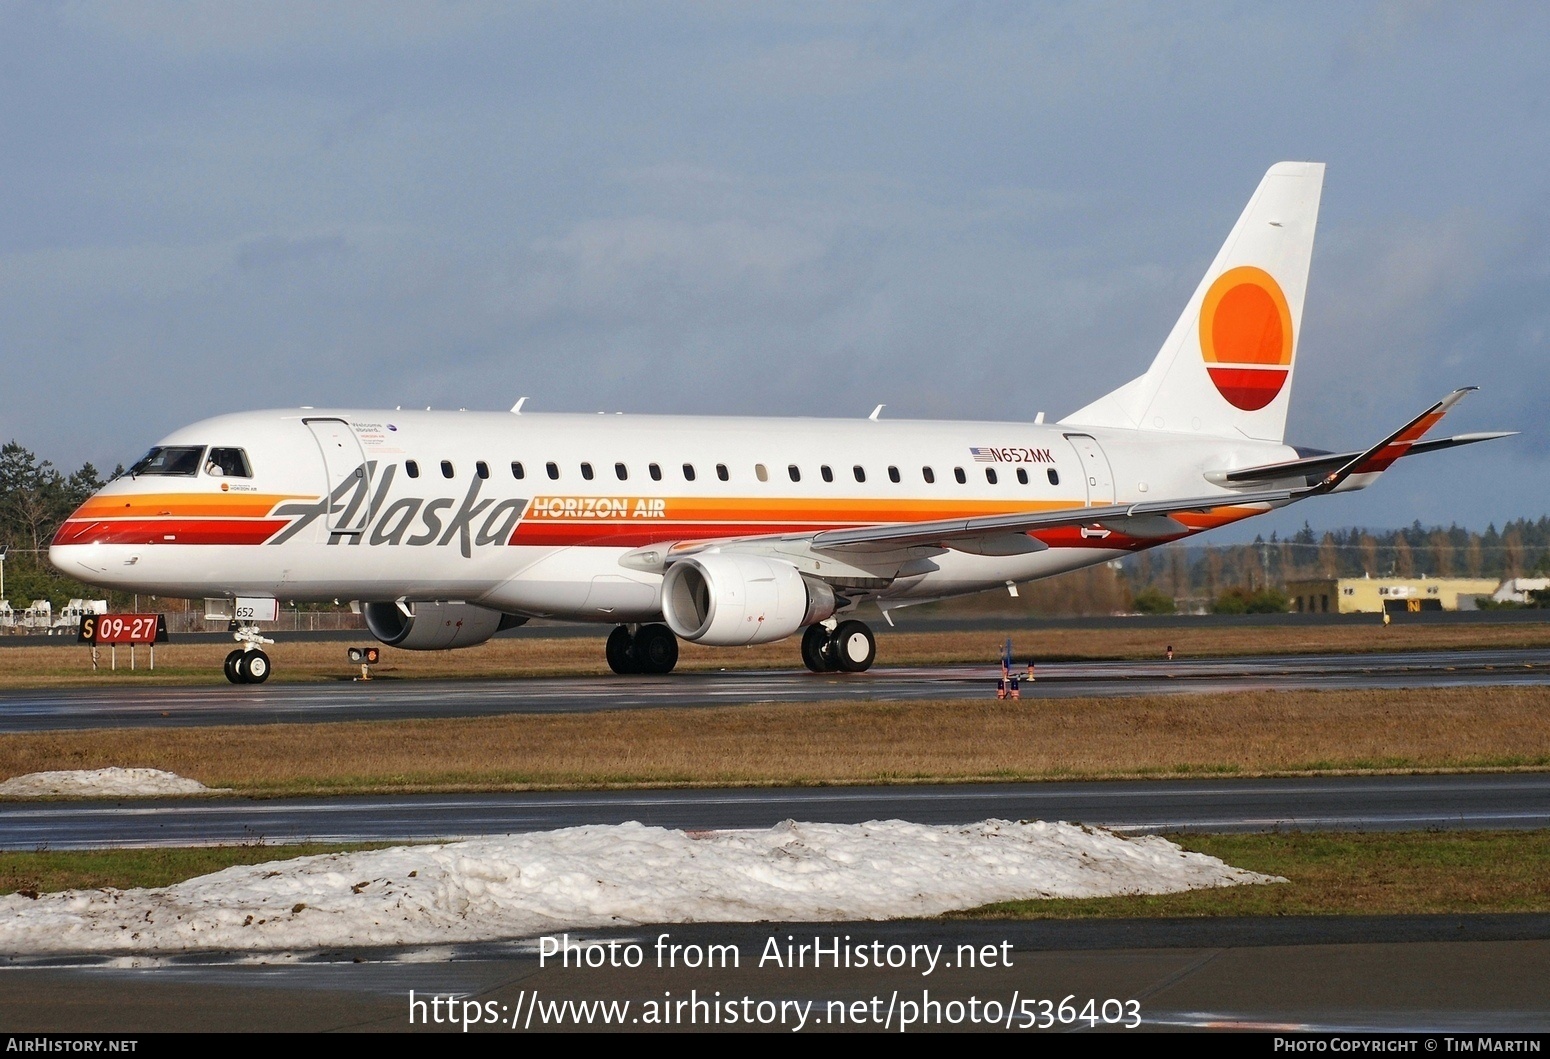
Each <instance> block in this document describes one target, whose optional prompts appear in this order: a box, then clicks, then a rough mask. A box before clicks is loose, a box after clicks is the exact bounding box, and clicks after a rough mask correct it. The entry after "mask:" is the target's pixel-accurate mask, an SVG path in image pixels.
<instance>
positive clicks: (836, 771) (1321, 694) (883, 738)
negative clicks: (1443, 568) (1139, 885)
mask: <svg viewBox="0 0 1550 1059" xmlns="http://www.w3.org/2000/svg"><path fill="white" fill-rule="evenodd" d="M110 765H118V766H123V767H144V768H159V769H166V770H168V771H171V772H176V773H178V774H179V775H183V776H189V777H192V778H194V779H198V780H200V781H202V782H204V783H205V784H207V785H209V786H212V787H231V788H235V789H236V790H237V791H239V792H242V793H248V794H257V795H277V794H303V793H355V792H407V791H452V790H511V789H523V788H565V787H609V786H615V787H624V786H657V787H660V786H673V785H717V786H721V785H773V784H837V783H909V782H948V781H968V780H1052V779H1098V778H1118V777H1165V776H1198V775H1239V776H1251V775H1265V774H1298V773H1319V772H1367V771H1404V770H1451V769H1510V768H1545V767H1547V766H1550V688H1469V689H1439V690H1417V691H1403V692H1395V691H1288V692H1253V693H1245V694H1233V695H1174V696H1157V697H1146V696H1138V697H1134V698H1120V699H1054V700H1038V699H1025V700H1022V701H1021V702H998V701H996V700H994V699H974V700H944V701H927V702H906V703H899V702H875V703H866V702H863V703H857V702H819V703H783V704H779V705H749V706H733V707H715V708H701V709H653V710H621V711H614V712H607V713H595V714H542V715H534V714H516V715H507V716H501V717H489V718H471V719H457V718H443V719H436V720H416V721H393V722H348V723H320V724H305V725H285V724H276V725H259V726H247V727H238V726H228V727H214V728H133V729H111V730H101V731H83V732H70V731H57V732H39V733H25V734H14V735H6V736H3V737H0V777H10V776H15V775H20V774H23V773H28V772H40V771H49V770H55V769H87V768H101V767H106V766H110Z"/></svg>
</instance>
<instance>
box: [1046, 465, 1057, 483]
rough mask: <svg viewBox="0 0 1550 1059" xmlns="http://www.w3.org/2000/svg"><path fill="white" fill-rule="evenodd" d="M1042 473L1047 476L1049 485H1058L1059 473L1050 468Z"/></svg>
mask: <svg viewBox="0 0 1550 1059" xmlns="http://www.w3.org/2000/svg"><path fill="white" fill-rule="evenodd" d="M1044 473H1045V474H1046V475H1048V476H1049V484H1050V485H1059V484H1060V472H1059V471H1057V470H1055V468H1053V467H1051V468H1050V469H1049V470H1047V471H1045V472H1044Z"/></svg>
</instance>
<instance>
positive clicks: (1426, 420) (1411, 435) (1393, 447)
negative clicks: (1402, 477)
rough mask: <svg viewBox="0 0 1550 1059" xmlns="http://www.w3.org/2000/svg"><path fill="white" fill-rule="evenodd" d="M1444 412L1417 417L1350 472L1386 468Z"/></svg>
mask: <svg viewBox="0 0 1550 1059" xmlns="http://www.w3.org/2000/svg"><path fill="white" fill-rule="evenodd" d="M1446 414H1447V409H1442V410H1440V411H1436V412H1432V413H1431V414H1430V415H1424V416H1422V417H1421V418H1420V419H1417V420H1416V421H1415V423H1413V424H1412V425H1411V426H1410V428H1409V429H1408V430H1406V431H1405V432H1404V433H1403V434H1401V435H1400V436H1399V437H1397V438H1395V439H1394V440H1393V441H1391V442H1389V443H1388V444H1387V445H1385V446H1383V448H1381V449H1379V450H1378V451H1377V452H1375V453H1373V455H1372V456H1371V457H1369V458H1368V459H1365V460H1363V461H1362V462H1361V463H1360V464H1358V465H1357V466H1356V467H1355V468H1353V469H1352V471H1351V473H1352V474H1377V473H1379V472H1381V471H1386V470H1388V469H1389V467H1390V466H1391V465H1392V464H1393V463H1394V461H1395V460H1397V459H1399V458H1400V457H1401V456H1403V455H1404V454H1405V453H1407V452H1409V451H1410V446H1412V445H1414V444H1415V443H1416V442H1417V441H1420V440H1421V437H1422V436H1423V435H1424V434H1425V433H1426V432H1427V431H1428V430H1430V429H1432V427H1434V426H1436V425H1437V421H1438V420H1440V419H1441V418H1442V417H1443V416H1444V415H1446Z"/></svg>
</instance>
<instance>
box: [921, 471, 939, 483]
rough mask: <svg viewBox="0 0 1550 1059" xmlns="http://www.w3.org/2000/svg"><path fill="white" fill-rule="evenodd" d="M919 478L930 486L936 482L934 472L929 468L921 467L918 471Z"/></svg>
mask: <svg viewBox="0 0 1550 1059" xmlns="http://www.w3.org/2000/svg"><path fill="white" fill-rule="evenodd" d="M920 476H921V477H922V478H924V479H925V480H926V484H927V485H932V484H934V483H935V482H936V472H935V471H933V470H932V469H931V468H930V467H922V468H921V469H920Z"/></svg>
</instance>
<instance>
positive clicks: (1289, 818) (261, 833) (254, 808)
mask: <svg viewBox="0 0 1550 1059" xmlns="http://www.w3.org/2000/svg"><path fill="white" fill-rule="evenodd" d="M992 817H996V818H1007V819H1014V820H1016V819H1035V820H1066V821H1072V822H1081V823H1088V824H1098V825H1101V826H1104V827H1111V828H1114V829H1116V830H1121V831H1126V832H1154V831H1162V832H1173V831H1201V832H1226V831H1275V830H1292V829H1296V830H1351V831H1400V830H1403V831H1416V830H1425V829H1428V828H1445V829H1459V828H1465V829H1497V828H1542V827H1550V774H1541V773H1512V774H1501V775H1462V776H1363V777H1338V778H1307V779H1300V778H1299V779H1277V780H1159V781H1143V782H1112V783H1005V784H973V785H961V784H959V785H942V786H937V785H919V786H901V787H812V788H795V789H793V788H744V789H709V790H668V791H661V790H656V791H650V790H648V791H580V792H539V793H510V794H461V795H403V796H392V797H343V798H299V799H276V800H272V801H250V800H235V799H212V800H201V799H182V800H172V799H166V800H155V801H122V802H73V801H58V802H12V803H0V848H3V849H8V850H32V849H40V848H47V849H92V848H103V847H111V846H185V845H221V844H236V843H245V842H264V843H271V844H272V843H282V842H302V841H321V842H380V841H389V842H397V841H429V840H441V839H454V838H467V837H473V836H477V835H489V834H506V833H509V832H518V831H541V830H549V829H552V828H560V827H574V826H577V825H581V824H614V823H622V822H624V821H627V820H637V821H640V822H641V823H644V824H649V825H656V826H661V827H674V828H684V829H691V830H693V829H723V828H764V827H770V826H772V825H774V824H777V823H779V822H780V821H782V820H788V819H795V820H803V821H808V822H825V823H860V822H863V821H867V820H887V819H903V820H911V821H915V822H917V823H927V824H953V823H970V822H973V821H976V820H985V819H988V818H992Z"/></svg>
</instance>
